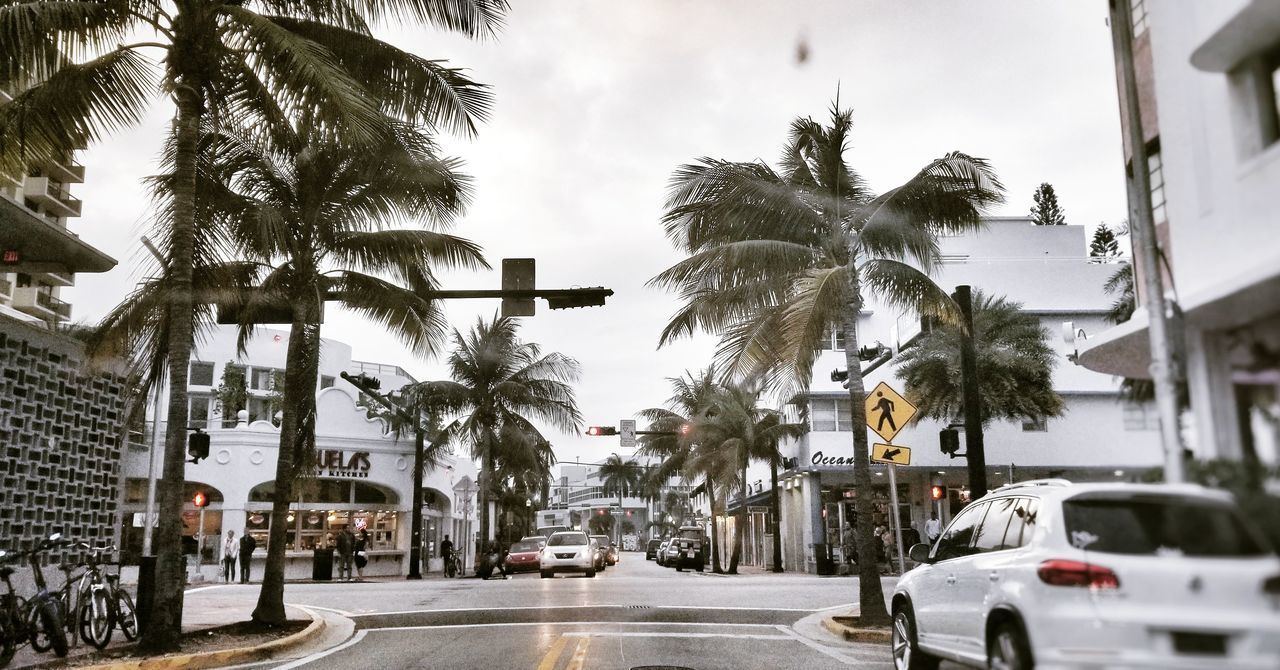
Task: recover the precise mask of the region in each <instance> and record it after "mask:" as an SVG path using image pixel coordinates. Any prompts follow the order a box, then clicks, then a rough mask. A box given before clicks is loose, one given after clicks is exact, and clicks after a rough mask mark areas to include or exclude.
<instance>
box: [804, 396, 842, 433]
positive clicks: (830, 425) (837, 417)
mask: <svg viewBox="0 0 1280 670" xmlns="http://www.w3.org/2000/svg"><path fill="white" fill-rule="evenodd" d="M852 421H853V419H852V415H851V412H850V410H849V401H848V400H843V399H837V398H815V399H813V400H810V401H809V423H810V426H811V427H812V429H813V430H814V431H819V432H837V431H838V432H842V433H847V432H849V431H851V430H852V427H851V424H852Z"/></svg>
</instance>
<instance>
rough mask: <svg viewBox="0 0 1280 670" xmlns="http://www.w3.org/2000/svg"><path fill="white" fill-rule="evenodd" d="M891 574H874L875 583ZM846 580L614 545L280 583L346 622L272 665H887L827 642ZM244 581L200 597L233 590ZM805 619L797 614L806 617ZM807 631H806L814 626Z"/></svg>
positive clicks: (855, 648) (252, 590)
mask: <svg viewBox="0 0 1280 670" xmlns="http://www.w3.org/2000/svg"><path fill="white" fill-rule="evenodd" d="M891 584H892V581H891V580H888V579H886V582H885V586H886V588H889V587H891ZM856 591H857V581H856V580H854V579H852V578H827V577H815V576H812V575H796V574H785V573H784V574H769V573H758V572H757V573H753V574H744V575H739V576H720V575H713V574H711V573H703V574H697V573H694V572H691V571H686V572H682V573H678V572H676V571H675V570H672V569H666V568H662V567H659V566H658V565H656V564H655V563H654V562H652V561H645V560H644V558H643V555H642V554H639V553H624V554H623V555H622V561H621V562H620V563H619V564H618V565H615V566H612V567H610V568H609V569H608V570H607V571H605V572H603V573H598V574H597V575H596V577H594V578H591V579H588V578H586V577H581V576H577V575H571V576H558V577H556V578H555V579H546V580H544V579H541V578H540V577H539V576H538V574H537V573H526V574H519V575H514V576H512V577H511V578H510V579H507V580H501V579H493V580H487V581H482V580H477V579H474V578H467V579H454V580H447V579H443V578H440V577H438V576H435V575H433V576H430V577H428V578H427V579H425V580H423V581H421V582H410V581H403V580H386V581H377V582H364V583H359V584H345V583H333V584H290V585H289V586H288V587H287V588H286V592H285V599H286V600H287V601H288V602H290V603H295V604H299V605H303V606H307V607H311V608H316V609H319V608H324V609H327V610H330V611H332V612H337V613H339V614H341V615H343V616H346V617H348V618H350V619H351V620H352V621H354V622H355V626H356V630H355V634H354V635H353V636H352V637H351V638H350V639H348V640H347V641H346V642H345V643H343V644H341V645H339V646H337V647H333V648H331V649H329V650H327V651H324V652H318V653H313V654H312V655H310V656H308V657H307V658H303V659H298V660H293V661H288V662H285V663H279V662H276V663H274V664H271V663H267V664H258V665H255V666H252V667H263V668H266V667H276V668H289V669H292V668H315V669H318V668H440V667H450V668H537V669H538V670H556V669H578V668H593V669H595V668H599V669H606V668H620V669H629V668H636V667H645V666H661V667H682V668H697V669H699V670H702V669H710V668H726V669H729V668H731V669H733V670H742V669H744V668H806V669H809V668H849V667H857V668H875V669H879V668H889V667H892V664H891V663H890V661H889V649H888V645H887V644H885V645H873V644H853V643H845V642H840V641H837V640H836V638H835V637H834V636H832V635H830V634H829V633H826V631H823V630H821V629H820V626H818V625H817V623H816V619H817V615H819V614H820V613H821V612H822V611H823V610H829V609H831V608H846V607H848V606H849V604H850V603H851V602H853V601H854V599H855V598H856ZM256 592H257V586H256V585H250V586H238V585H231V586H220V587H213V588H210V589H208V590H206V591H204V592H203V593H202V594H201V596H202V597H203V598H206V599H208V598H215V597H217V598H227V599H246V598H251V597H253V596H256ZM807 618H808V619H812V621H807V622H806V621H805V620H806V619H807ZM809 636H812V637H813V638H817V640H820V641H815V639H811V637H809Z"/></svg>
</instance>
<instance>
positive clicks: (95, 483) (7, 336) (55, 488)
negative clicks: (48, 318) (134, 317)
mask: <svg viewBox="0 0 1280 670" xmlns="http://www.w3.org/2000/svg"><path fill="white" fill-rule="evenodd" d="M80 359H81V349H80V347H79V345H78V344H77V343H76V342H74V341H73V340H70V339H68V338H66V337H64V336H62V335H58V334H56V333H51V332H49V331H44V330H41V329H37V328H33V327H30V326H27V325H25V324H22V323H18V322H16V321H14V320H12V319H10V318H8V317H5V316H3V315H0V547H3V548H7V549H16V548H22V549H26V548H30V547H31V546H33V545H34V543H35V542H36V541H37V539H38V538H41V537H45V536H47V535H48V534H49V533H53V532H61V533H62V534H63V536H64V537H68V538H70V539H74V540H82V541H85V542H88V543H90V544H97V543H106V542H110V541H111V540H112V538H113V537H114V534H115V526H116V507H117V504H118V501H119V496H118V487H119V470H120V460H121V455H122V453H121V452H122V451H123V449H122V448H121V447H120V446H119V440H120V433H121V425H122V420H123V412H124V393H123V390H124V389H123V386H122V385H121V383H120V380H119V378H117V377H114V376H110V375H104V374H91V373H86V372H84V371H83V370H82V369H81V367H80V362H79V361H80ZM55 558H57V559H59V560H60V559H61V557H60V556H55ZM53 583H57V581H56V580H53Z"/></svg>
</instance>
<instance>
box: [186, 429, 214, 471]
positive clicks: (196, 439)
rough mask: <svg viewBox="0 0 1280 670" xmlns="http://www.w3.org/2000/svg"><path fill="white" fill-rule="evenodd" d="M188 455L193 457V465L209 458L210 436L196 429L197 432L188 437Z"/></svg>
mask: <svg viewBox="0 0 1280 670" xmlns="http://www.w3.org/2000/svg"><path fill="white" fill-rule="evenodd" d="M187 455H188V456H190V457H191V462H192V463H199V462H200V459H202V458H208V457H209V434H208V433H206V432H204V431H202V430H200V429H199V428H197V429H196V432H194V433H192V434H190V435H188V436H187Z"/></svg>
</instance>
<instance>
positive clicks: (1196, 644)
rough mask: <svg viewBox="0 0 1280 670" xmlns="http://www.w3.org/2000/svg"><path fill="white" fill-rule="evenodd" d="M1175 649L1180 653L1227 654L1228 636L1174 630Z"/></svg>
mask: <svg viewBox="0 0 1280 670" xmlns="http://www.w3.org/2000/svg"><path fill="white" fill-rule="evenodd" d="M1173 649H1174V651H1176V652H1178V653H1179V654H1201V655H1207V656H1226V654H1227V636H1226V635H1214V634H1212V633H1183V632H1178V631H1174V633H1173Z"/></svg>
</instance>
